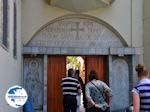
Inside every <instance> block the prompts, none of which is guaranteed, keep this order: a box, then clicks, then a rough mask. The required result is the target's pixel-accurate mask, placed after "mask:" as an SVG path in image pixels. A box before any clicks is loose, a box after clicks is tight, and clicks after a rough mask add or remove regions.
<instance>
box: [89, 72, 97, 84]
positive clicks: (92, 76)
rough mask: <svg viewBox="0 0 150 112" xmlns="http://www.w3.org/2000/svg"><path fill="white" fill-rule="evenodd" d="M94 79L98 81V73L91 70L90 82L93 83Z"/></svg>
mask: <svg viewBox="0 0 150 112" xmlns="http://www.w3.org/2000/svg"><path fill="white" fill-rule="evenodd" d="M93 79H96V80H97V79H98V78H97V73H96V71H95V70H91V71H90V74H89V81H92V80H93Z"/></svg>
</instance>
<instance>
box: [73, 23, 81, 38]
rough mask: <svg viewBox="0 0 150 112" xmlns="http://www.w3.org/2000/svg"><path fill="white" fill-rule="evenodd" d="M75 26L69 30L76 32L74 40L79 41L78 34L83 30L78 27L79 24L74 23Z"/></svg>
mask: <svg viewBox="0 0 150 112" xmlns="http://www.w3.org/2000/svg"><path fill="white" fill-rule="evenodd" d="M75 25H76V28H71V31H76V40H79V32H80V31H84V28H80V27H79V25H80V22H76V23H75Z"/></svg>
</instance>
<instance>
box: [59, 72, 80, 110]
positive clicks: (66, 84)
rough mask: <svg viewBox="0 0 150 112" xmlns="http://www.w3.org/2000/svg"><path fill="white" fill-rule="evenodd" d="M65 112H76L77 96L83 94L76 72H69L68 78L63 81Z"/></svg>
mask: <svg viewBox="0 0 150 112" xmlns="http://www.w3.org/2000/svg"><path fill="white" fill-rule="evenodd" d="M61 87H62V93H63V105H64V112H76V109H77V99H76V96H77V95H78V94H80V93H81V89H80V84H79V81H78V80H77V79H76V78H75V77H74V70H73V69H69V70H68V76H67V77H65V78H63V79H62V81H61Z"/></svg>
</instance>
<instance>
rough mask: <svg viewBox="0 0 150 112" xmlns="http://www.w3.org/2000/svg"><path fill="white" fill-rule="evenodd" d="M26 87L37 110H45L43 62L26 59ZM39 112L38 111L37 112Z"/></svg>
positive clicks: (39, 59) (38, 59)
mask: <svg viewBox="0 0 150 112" xmlns="http://www.w3.org/2000/svg"><path fill="white" fill-rule="evenodd" d="M24 85H25V88H26V90H27V93H28V95H29V98H30V100H31V101H32V103H33V107H34V109H35V110H38V111H40V110H42V108H43V60H42V58H24ZM35 112H37V111H35Z"/></svg>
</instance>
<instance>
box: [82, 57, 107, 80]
mask: <svg viewBox="0 0 150 112" xmlns="http://www.w3.org/2000/svg"><path fill="white" fill-rule="evenodd" d="M85 64H86V74H87V77H86V81H88V75H89V73H90V71H91V70H95V71H96V72H97V75H98V79H100V80H103V81H105V82H106V80H107V72H106V68H107V60H106V57H105V56H87V57H86V63H85Z"/></svg>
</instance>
